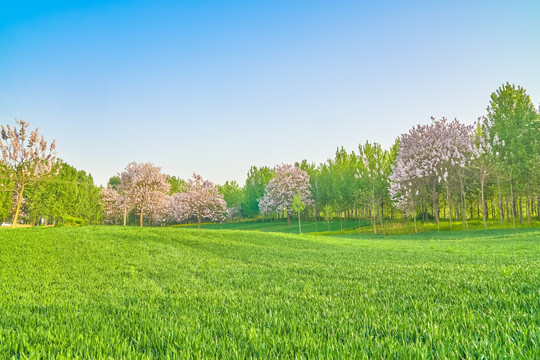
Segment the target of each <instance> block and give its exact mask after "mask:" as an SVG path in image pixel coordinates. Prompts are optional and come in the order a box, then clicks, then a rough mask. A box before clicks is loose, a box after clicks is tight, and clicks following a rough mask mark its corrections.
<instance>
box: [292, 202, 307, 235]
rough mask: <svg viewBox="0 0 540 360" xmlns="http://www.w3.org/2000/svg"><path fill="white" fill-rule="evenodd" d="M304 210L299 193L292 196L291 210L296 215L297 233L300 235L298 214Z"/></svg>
mask: <svg viewBox="0 0 540 360" xmlns="http://www.w3.org/2000/svg"><path fill="white" fill-rule="evenodd" d="M305 208H306V203H305V202H304V201H303V200H302V196H301V195H300V193H298V194H296V195H294V197H293V201H292V205H291V210H292V211H294V212H297V213H298V232H299V233H300V234H301V233H302V224H301V223H300V213H301V212H302V211H304V209H305Z"/></svg>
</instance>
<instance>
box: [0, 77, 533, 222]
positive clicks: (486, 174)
mask: <svg viewBox="0 0 540 360" xmlns="http://www.w3.org/2000/svg"><path fill="white" fill-rule="evenodd" d="M539 123H540V122H539V114H538V112H537V111H536V109H535V107H534V105H533V103H532V101H531V99H530V98H529V96H528V95H527V93H526V91H525V90H524V89H523V88H521V87H519V86H518V87H516V86H514V85H510V84H505V85H503V86H501V87H500V88H499V89H497V91H496V92H494V93H493V94H492V96H491V101H490V104H489V106H488V108H487V114H486V116H484V117H482V118H480V119H478V121H477V122H476V123H475V124H473V125H465V124H462V123H460V122H459V121H458V120H453V121H449V120H447V119H445V118H442V119H439V120H437V119H432V121H431V123H429V124H426V125H418V126H415V127H413V128H412V129H411V130H410V131H409V132H408V133H407V134H403V135H402V136H400V137H399V138H398V139H397V140H396V142H395V144H394V145H393V146H391V147H390V148H388V149H384V148H383V147H382V146H381V145H379V144H377V143H370V142H366V143H365V144H363V145H360V146H359V147H358V149H357V150H356V151H352V152H347V151H345V150H344V149H343V148H341V149H338V150H337V151H336V153H335V156H334V157H333V158H331V159H328V160H327V161H326V162H324V163H322V164H318V165H316V164H313V163H308V162H307V161H306V160H303V161H301V162H297V163H295V164H294V165H289V164H282V165H279V166H276V167H274V168H269V167H255V166H254V167H251V169H250V170H249V172H248V174H247V179H246V182H245V184H244V185H243V186H240V185H239V184H238V183H237V182H235V181H230V182H229V181H228V182H226V183H225V184H223V185H221V186H215V185H214V184H212V183H211V182H209V181H208V180H204V179H202V178H201V177H200V176H198V175H194V176H193V178H192V179H189V180H187V181H186V180H182V179H179V178H177V177H174V176H167V175H165V174H162V173H161V170H160V168H158V167H156V166H154V165H152V164H150V163H146V164H140V163H131V164H129V165H128V166H127V167H126V169H125V170H124V171H123V172H121V173H120V174H118V176H115V177H113V178H111V179H110V181H109V184H108V185H107V187H106V188H103V189H99V188H97V187H96V186H95V185H94V183H93V180H92V178H91V176H90V175H88V174H86V173H85V172H83V171H77V170H76V169H74V168H73V167H71V166H69V165H68V164H65V163H63V162H61V161H60V160H56V153H55V147H54V141H53V142H52V144H51V145H48V144H47V142H46V141H45V140H44V139H43V138H42V137H40V136H39V134H38V132H37V129H36V130H34V131H33V132H31V133H28V132H27V127H28V124H27V123H25V122H22V121H17V125H19V127H18V128H17V127H10V126H7V127H6V128H4V127H3V126H2V133H1V135H2V141H1V142H0V151H1V154H2V161H1V174H2V177H1V180H0V189H2V190H3V191H2V193H1V195H0V217H2V218H4V219H5V218H7V217H9V216H10V215H12V217H13V223H14V224H15V223H16V222H17V218H18V217H19V216H20V215H19V214H22V215H23V218H24V219H25V221H27V222H31V223H39V222H44V221H45V222H48V223H55V222H57V221H63V220H65V218H67V217H70V216H72V217H78V218H82V219H85V220H86V221H88V222H92V223H96V222H100V221H101V222H104V223H114V224H128V223H131V224H133V223H137V224H138V225H140V226H142V225H143V223H147V224H150V225H152V224H154V225H155V224H163V223H179V222H195V223H198V224H199V225H200V223H201V222H202V221H224V220H225V219H229V220H230V221H234V220H236V219H245V218H258V219H263V221H264V219H287V220H288V221H289V222H290V220H291V216H297V218H298V220H300V218H311V219H314V220H318V219H326V220H328V219H330V218H339V219H358V220H360V219H369V220H370V221H371V224H372V227H373V232H377V224H382V223H383V221H384V219H395V218H402V217H406V218H410V219H412V220H413V222H414V223H415V225H416V220H417V218H418V217H420V218H421V219H423V220H425V221H426V220H432V221H433V222H434V223H435V224H436V225H437V227H439V224H440V221H441V219H443V218H444V219H447V220H448V223H449V225H450V227H452V223H453V222H455V220H456V219H458V220H460V221H461V222H462V224H463V225H464V226H466V227H467V226H468V220H469V219H473V218H477V219H482V220H483V222H484V226H486V227H487V221H488V220H489V219H498V221H500V222H501V223H502V222H503V221H506V222H510V221H511V222H512V224H513V225H514V226H515V223H516V221H518V219H519V221H520V222H521V223H523V221H524V218H526V219H527V221H529V222H530V221H531V219H532V218H533V217H534V216H538V214H539V208H540V193H539V189H540V182H539V179H540V166H539V165H540V125H539ZM299 225H300V223H299ZM415 228H416V226H415Z"/></svg>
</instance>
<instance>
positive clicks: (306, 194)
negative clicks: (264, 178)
mask: <svg viewBox="0 0 540 360" xmlns="http://www.w3.org/2000/svg"><path fill="white" fill-rule="evenodd" d="M273 174H274V177H273V178H272V179H270V181H269V182H268V185H266V189H265V194H264V196H263V198H262V199H261V200H260V202H259V209H260V211H261V213H262V214H271V213H276V212H284V211H285V212H286V213H287V223H288V224H289V225H290V224H291V216H290V213H291V207H292V205H293V200H294V197H295V196H298V197H299V201H302V202H303V203H304V204H305V205H306V206H309V205H311V204H312V200H311V191H310V184H309V175H308V173H307V172H305V171H304V170H302V169H300V168H297V167H294V166H292V165H289V164H283V165H280V166H276V167H275V168H274V170H273Z"/></svg>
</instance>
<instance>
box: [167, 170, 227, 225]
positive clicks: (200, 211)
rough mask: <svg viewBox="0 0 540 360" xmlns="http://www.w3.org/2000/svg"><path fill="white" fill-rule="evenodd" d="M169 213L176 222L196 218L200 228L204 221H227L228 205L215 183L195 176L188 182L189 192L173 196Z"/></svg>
mask: <svg viewBox="0 0 540 360" xmlns="http://www.w3.org/2000/svg"><path fill="white" fill-rule="evenodd" d="M169 212H170V216H171V218H172V219H174V220H176V221H182V220H184V219H187V218H189V217H191V216H194V217H196V218H197V228H200V227H201V220H202V219H208V220H210V221H225V214H226V212H227V204H226V202H225V200H224V199H223V195H222V194H220V193H219V191H218V188H217V187H216V186H215V185H214V183H212V182H211V181H209V180H204V179H203V178H202V177H201V176H200V175H197V174H193V178H192V179H189V181H188V185H187V191H186V192H184V193H178V194H174V195H173V198H172V199H171V201H170V203H169Z"/></svg>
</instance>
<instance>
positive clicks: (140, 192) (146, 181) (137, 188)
mask: <svg viewBox="0 0 540 360" xmlns="http://www.w3.org/2000/svg"><path fill="white" fill-rule="evenodd" d="M120 186H121V188H122V189H123V192H124V194H125V196H126V198H127V199H126V203H127V204H131V205H132V206H134V207H136V208H137V210H138V211H139V214H140V215H139V216H140V218H139V225H140V226H143V216H144V214H145V212H147V211H149V212H150V213H149V214H150V215H152V211H153V210H152V207H153V206H155V203H156V202H157V201H160V202H161V203H163V201H161V200H158V199H159V198H163V197H165V196H166V195H167V193H168V192H169V189H170V184H169V182H168V181H167V177H166V176H165V175H163V174H162V173H161V168H159V167H156V166H154V165H153V164H151V163H136V162H132V163H131V164H129V165H128V166H127V167H126V169H125V170H124V171H123V172H122V173H121V174H120Z"/></svg>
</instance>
